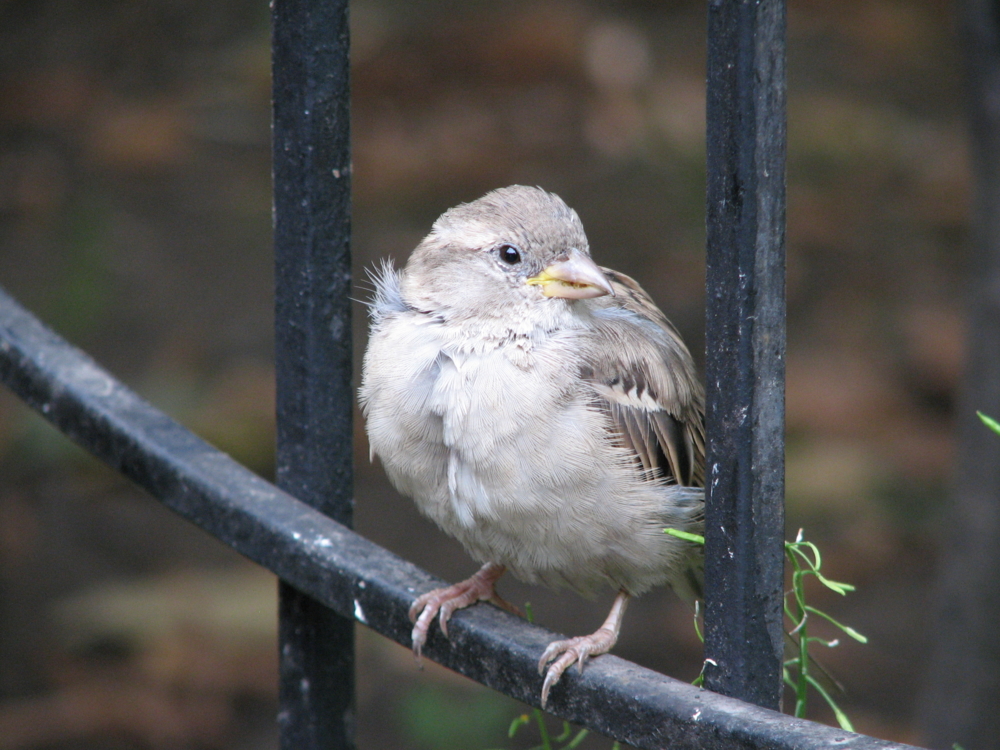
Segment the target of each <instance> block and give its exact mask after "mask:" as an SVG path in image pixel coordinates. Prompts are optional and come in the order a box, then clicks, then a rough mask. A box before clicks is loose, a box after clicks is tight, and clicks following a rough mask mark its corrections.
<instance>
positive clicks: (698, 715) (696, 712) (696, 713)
mask: <svg viewBox="0 0 1000 750" xmlns="http://www.w3.org/2000/svg"><path fill="white" fill-rule="evenodd" d="M700 718H701V709H700V708H699V709H698V710H697V711H695V712H694V716H692V717H691V719H692V720H693V721H698V719H700Z"/></svg>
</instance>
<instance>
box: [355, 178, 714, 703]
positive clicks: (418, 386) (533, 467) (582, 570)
mask: <svg viewBox="0 0 1000 750" xmlns="http://www.w3.org/2000/svg"><path fill="white" fill-rule="evenodd" d="M371 277H372V283H373V286H374V293H373V296H372V299H371V301H370V302H369V316H370V332H369V333H370V335H369V342H368V346H367V349H366V352H365V356H364V365H363V372H362V382H361V386H360V389H359V402H360V405H361V408H362V411H363V413H364V416H365V419H366V430H367V434H368V440H369V446H370V453H371V458H372V460H374V458H375V456H378V458H379V459H380V461H381V463H382V465H383V468H384V470H385V472H386V474H387V475H388V477H389V479H390V481H391V482H392V484H393V485H394V486H395V487H396V488H397V489H398V490H399V491H400V492H401V493H402V494H403V495H406V496H409V497H410V498H412V499H413V501H414V502H415V503H416V506H417V508H418V509H419V510H420V511H421V512H422V513H423V514H424V515H425V516H427V517H428V518H430V519H431V520H432V521H434V522H435V523H436V524H437V525H438V526H439V527H440V528H441V529H442V530H443V531H444V532H445V533H447V534H449V535H450V536H452V537H454V538H455V539H457V540H458V541H459V542H460V543H461V544H462V546H463V547H464V548H465V550H466V551H467V552H468V554H469V555H470V556H471V557H472V558H473V559H475V560H477V561H479V562H480V563H481V564H482V567H481V568H480V569H479V570H478V571H477V572H476V573H475V574H474V575H473V576H471V577H470V578H469V579H467V580H465V581H462V582H460V583H457V584H455V585H452V586H448V587H445V588H440V589H435V590H433V591H430V592H428V593H425V594H423V595H421V596H419V597H418V598H417V599H416V601H415V602H414V603H413V605H412V607H411V608H410V610H409V615H410V619H411V621H412V622H413V623H414V625H413V630H412V643H413V650H414V653H415V654H416V656H417V659H418V661H419V659H420V654H421V649H422V648H423V645H424V644H425V642H426V639H427V635H428V633H429V630H430V628H431V627H432V624H433V621H434V619H435V618H437V620H438V622H439V626H440V628H441V631H442V633H443V634H444V635H445V636H447V634H448V631H447V626H448V621H449V619H450V617H451V616H452V614H453V613H454V612H455V611H456V610H458V609H460V608H463V607H468V606H471V605H473V604H475V603H477V602H480V601H488V602H492V603H494V604H496V605H498V606H500V607H502V608H504V609H507V610H508V611H511V612H515V613H516V612H518V610H517V608H516V607H514V606H513V605H511V604H509V603H508V602H506V601H505V600H504V599H503V598H502V597H501V596H500V595H499V594H498V593H497V592H496V589H495V585H496V582H497V580H498V579H499V578H500V577H501V576H502V575H503V574H504V573H505V572H506V571H510V572H511V573H512V574H513V575H514V576H515V577H517V578H519V579H521V580H523V581H526V582H528V583H541V584H544V585H547V586H549V587H566V588H569V589H571V590H574V591H576V592H578V593H580V594H582V595H584V596H593V595H594V594H595V593H596V592H597V591H600V590H605V589H606V587H610V588H611V589H612V590H614V591H615V592H616V595H615V599H614V603H613V605H612V607H611V611H610V613H609V615H608V617H607V619H606V621H605V622H604V624H603V625H602V626H601V627H600V628H599V629H598V630H597V631H596V632H594V633H592V634H590V635H585V636H577V637H573V638H568V639H563V640H557V641H555V642H553V643H551V644H550V645H549V646H548V648H546V649H545V651H544V652H543V653H542V655H541V657H540V658H539V663H538V669H539V674H544V675H545V677H544V680H543V684H542V690H541V701H540V703H541V705H542V707H544V706H545V705H546V703H547V701H548V697H549V694H550V691H551V690H552V688H553V686H554V685H555V684H557V683H558V681H559V679H560V678H561V676H562V675H563V673H564V672H565V671H566V670H567V669H568V668H569V667H571V666H572V665H573V663H576V664H577V666H578V669H579V670H580V671H581V672H582V671H583V667H584V664H585V662H586V661H587V660H588V659H589V658H591V657H594V656H598V655H600V654H603V653H606V652H608V651H609V650H611V648H612V647H613V646H614V645H615V643H616V642H617V640H618V634H619V630H620V627H621V623H622V618H623V615H624V612H625V608H626V605H627V604H628V602H629V600H630V599H631V598H632V597H635V596H638V595H640V594H642V593H644V592H646V591H648V590H649V589H650V588H652V587H654V586H659V585H669V586H671V587H672V588H673V589H674V590H675V591H676V592H677V593H678V594H679V595H680V596H681V597H682V598H684V599H686V600H688V601H689V602H693V600H694V599H696V598H700V593H701V581H702V578H703V567H704V566H703V557H702V551H701V548H700V547H699V546H698V545H696V544H693V543H691V542H689V541H685V540H684V539H682V538H679V537H676V536H673V535H670V534H666V533H664V529H666V528H673V529H677V530H680V531H684V532H688V533H692V534H701V533H703V528H704V489H703V487H704V480H705V468H704V463H705V429H704V389H703V386H702V384H701V381H700V380H699V378H698V376H697V372H696V369H695V365H694V363H693V360H692V357H691V354H690V352H689V350H688V348H687V347H686V346H685V344H684V342H683V341H682V339H681V336H680V334H679V333H678V331H677V329H676V328H675V327H674V326H673V325H672V324H671V323H670V322H669V321H668V320H667V318H666V316H665V315H664V314H663V313H662V312H661V311H660V309H659V308H658V307H657V306H656V304H655V303H654V302H653V301H652V299H651V298H650V296H649V295H648V294H647V293H646V292H645V291H644V290H643V289H642V288H641V287H640V286H639V284H638V283H637V282H636V281H634V280H633V279H631V278H630V277H628V276H626V275H625V274H623V273H619V272H617V271H614V270H611V269H609V268H604V267H601V266H598V265H597V264H596V263H595V262H594V260H593V259H592V258H591V255H590V246H589V243H588V240H587V236H586V234H585V232H584V229H583V224H582V223H581V220H580V218H579V216H578V215H577V213H576V212H575V211H574V210H573V209H572V208H570V207H569V206H568V205H567V204H566V203H565V202H564V201H563V200H562V199H561V198H559V196H557V195H555V194H554V193H551V192H547V191H546V190H544V189H542V188H539V187H530V186H523V185H512V186H509V187H504V188H500V189H497V190H493V191H492V192H489V193H487V194H486V195H484V196H483V197H481V198H479V199H477V200H473V201H471V202H468V203H462V204H460V205H458V206H455V207H454V208H451V209H449V210H448V211H446V212H445V213H443V214H442V215H441V216H440V217H439V218H438V219H437V221H435V222H434V224H433V226H432V228H431V231H430V233H429V234H428V235H427V236H426V237H425V238H424V239H423V241H421V242H420V243H419V245H418V246H417V247H416V248H415V249H414V250H413V252H412V253H411V254H410V256H409V258H408V260H407V262H406V264H405V266H404V267H402V268H401V269H396V268H395V267H394V266H393V264H392V263H391V262H388V261H384V262H383V264H382V265H381V266H380V267H378V268H377V269H375V270H374V271H373V272H372V274H371Z"/></svg>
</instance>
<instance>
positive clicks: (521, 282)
mask: <svg viewBox="0 0 1000 750" xmlns="http://www.w3.org/2000/svg"><path fill="white" fill-rule="evenodd" d="M402 292H403V296H404V298H405V299H406V300H407V302H408V303H409V304H411V305H413V306H414V307H416V308H417V309H423V310H428V311H433V312H442V313H446V314H447V313H451V314H458V315H463V316H477V317H499V316H501V315H511V314H517V311H518V310H524V309H525V308H526V307H527V308H529V309H530V308H531V307H534V306H536V305H543V304H545V303H546V302H547V301H548V300H558V299H561V300H578V299H588V298H592V297H600V296H602V295H605V294H612V295H613V294H614V291H613V289H612V286H611V283H610V282H609V280H608V278H607V276H605V274H604V273H603V272H602V271H601V269H600V268H599V267H598V266H597V264H596V263H594V261H593V260H591V258H590V249H589V245H588V243H587V236H586V234H584V231H583V225H582V224H581V223H580V218H579V217H578V216H577V215H576V212H575V211H574V210H573V209H571V208H570V207H569V206H567V205H566V204H565V203H564V202H563V201H562V199H561V198H559V196H557V195H553V194H552V193H547V192H545V191H544V190H542V189H541V188H535V187H524V186H522V185H512V186H511V187H506V188H501V189H499V190H494V191H493V192H491V193H487V194H486V195H484V196H483V197H482V198H480V199H479V200H476V201H472V202H471V203H463V204H461V205H459V206H456V207H455V208H452V209H450V210H449V211H446V212H445V213H444V214H442V216H441V217H440V218H439V219H438V220H437V221H436V222H435V223H434V227H433V229H432V230H431V233H430V234H429V235H428V236H427V237H426V238H425V239H424V240H423V242H421V243H420V245H419V246H418V247H417V248H416V250H414V251H413V254H412V255H411V256H410V259H409V261H408V263H407V265H406V271H405V273H404V276H403V282H402Z"/></svg>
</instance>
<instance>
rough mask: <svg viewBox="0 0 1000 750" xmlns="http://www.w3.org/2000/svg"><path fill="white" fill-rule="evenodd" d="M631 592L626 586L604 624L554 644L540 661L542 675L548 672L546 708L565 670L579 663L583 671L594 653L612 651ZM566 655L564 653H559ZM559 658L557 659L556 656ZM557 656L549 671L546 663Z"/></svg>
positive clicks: (543, 697)
mask: <svg viewBox="0 0 1000 750" xmlns="http://www.w3.org/2000/svg"><path fill="white" fill-rule="evenodd" d="M628 600H629V593H628V592H627V591H625V590H624V589H622V590H621V591H619V592H618V596H616V597H615V601H614V603H612V605H611V612H609V613H608V618H607V619H606V620H605V621H604V624H603V625H601V627H599V628H598V629H597V632H596V633H592V634H591V635H581V636H577V637H576V638H567V639H566V640H565V641H555V642H554V643H550V644H549V647H548V648H547V649H545V653H543V654H542V658H541V659H539V660H538V674H542V672H545V682H543V683H542V708H545V703H546V701H547V700H548V699H549V690H551V689H552V686H553V685H555V684H556V683H557V682H559V678H560V677H562V675H563V672H565V671H566V670H567V669H569V667H570V666H572V664H573V662H576V664H577V668H578V669H579V670H580V671H581V672H583V664H584V662H586V661H587V658H588V657H590V656H600V655H601V654H606V653H607V652H608V651H610V650H611V649H612V648H613V647H614V645H615V643H616V642H617V641H618V631H619V630H621V627H622V617H624V616H625V605H627V604H628ZM560 654H562V655H561V656H559V655H560ZM557 656H558V657H559V658H558V659H556V657H557ZM553 659H556V660H555V661H554V662H552V664H551V665H550V666H549V668H548V671H547V672H546V671H545V665H546V664H548V663H549V662H550V661H552V660H553Z"/></svg>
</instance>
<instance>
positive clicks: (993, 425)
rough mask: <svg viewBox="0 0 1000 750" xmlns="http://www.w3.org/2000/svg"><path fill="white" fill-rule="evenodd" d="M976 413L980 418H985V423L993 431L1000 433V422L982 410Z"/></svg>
mask: <svg viewBox="0 0 1000 750" xmlns="http://www.w3.org/2000/svg"><path fill="white" fill-rule="evenodd" d="M976 414H978V415H979V418H980V419H981V420H983V424H984V425H986V426H987V427H989V428H990V429H991V430H993V432H995V433H996V434H997V435H1000V422H997V421H996V420H995V419H993V417H987V416H986V415H985V414H983V413H982V412H981V411H977V412H976Z"/></svg>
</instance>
